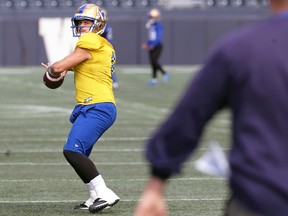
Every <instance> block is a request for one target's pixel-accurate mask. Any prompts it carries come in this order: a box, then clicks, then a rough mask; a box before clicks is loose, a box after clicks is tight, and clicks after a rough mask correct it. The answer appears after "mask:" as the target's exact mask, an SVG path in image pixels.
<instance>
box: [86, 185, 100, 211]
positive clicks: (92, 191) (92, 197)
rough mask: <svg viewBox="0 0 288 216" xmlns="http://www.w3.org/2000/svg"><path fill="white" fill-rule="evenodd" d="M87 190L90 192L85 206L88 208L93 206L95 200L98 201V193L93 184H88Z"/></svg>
mask: <svg viewBox="0 0 288 216" xmlns="http://www.w3.org/2000/svg"><path fill="white" fill-rule="evenodd" d="M85 186H86V188H87V189H88V192H89V195H90V196H89V199H88V200H86V201H85V204H86V205H87V206H90V205H92V204H93V202H94V200H95V199H97V197H98V196H97V193H96V190H95V187H94V186H93V185H92V184H91V183H87V184H85Z"/></svg>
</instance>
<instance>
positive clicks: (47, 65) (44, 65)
mask: <svg viewBox="0 0 288 216" xmlns="http://www.w3.org/2000/svg"><path fill="white" fill-rule="evenodd" d="M41 65H42V66H43V67H44V68H45V70H46V71H48V68H49V67H50V64H49V63H47V64H44V63H41Z"/></svg>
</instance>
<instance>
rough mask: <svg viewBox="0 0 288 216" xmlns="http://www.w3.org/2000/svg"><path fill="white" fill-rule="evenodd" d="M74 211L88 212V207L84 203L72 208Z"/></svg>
mask: <svg viewBox="0 0 288 216" xmlns="http://www.w3.org/2000/svg"><path fill="white" fill-rule="evenodd" d="M74 209H75V210H88V209H89V206H88V205H86V204H85V202H84V203H81V204H79V205H75V206H74Z"/></svg>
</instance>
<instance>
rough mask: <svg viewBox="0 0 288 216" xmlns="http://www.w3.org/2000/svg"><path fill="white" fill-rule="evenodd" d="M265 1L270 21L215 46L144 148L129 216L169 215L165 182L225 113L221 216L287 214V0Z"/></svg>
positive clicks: (247, 28) (249, 28)
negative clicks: (228, 122)
mask: <svg viewBox="0 0 288 216" xmlns="http://www.w3.org/2000/svg"><path fill="white" fill-rule="evenodd" d="M270 3H271V5H270V6H271V10H272V16H271V17H270V18H268V19H266V20H263V21H259V22H257V23H254V24H252V25H249V26H246V27H245V28H242V29H241V30H238V31H236V32H232V33H230V34H228V35H227V36H226V37H224V38H222V40H221V41H219V43H218V44H217V46H216V47H214V49H213V51H212V52H211V53H210V55H209V57H208V59H207V60H206V62H205V64H204V65H203V68H202V69H201V70H200V71H199V73H198V74H197V75H196V77H195V78H194V79H193V80H192V81H191V84H190V85H189V86H188V88H187V90H186V92H185V93H184V94H183V97H182V99H181V100H180V101H179V103H178V105H177V106H176V107H175V109H174V111H173V112H172V113H171V115H170V116H169V117H168V118H167V120H166V121H165V122H163V125H162V126H161V127H160V128H159V129H158V130H157V131H156V132H155V134H154V135H153V137H152V138H151V140H150V141H149V142H148V144H147V147H146V157H147V159H148V161H149V162H150V168H151V177H150V179H149V180H148V182H147V184H146V186H145V189H144V191H143V193H142V195H141V198H140V200H139V202H138V204H137V206H136V209H135V213H134V216H156V215H157V216H165V215H168V205H167V203H166V201H165V187H166V184H167V180H168V179H169V178H170V177H171V176H173V175H175V174H179V173H180V171H181V165H182V164H183V163H184V162H185V161H187V160H188V158H189V157H190V156H191V154H192V153H193V152H194V150H195V149H196V147H197V145H198V142H199V138H200V136H201V133H202V131H203V128H204V127H205V125H206V123H207V122H208V121H209V120H210V119H211V118H212V116H213V115H214V114H215V113H216V112H217V111H218V110H219V109H222V108H224V107H229V108H230V109H231V112H232V128H231V129H232V140H231V142H232V143H231V150H230V154H229V165H230V169H231V174H230V177H229V185H230V188H231V193H232V195H231V199H230V201H229V203H228V205H227V209H226V212H225V215H227V216H240V215H241V216H248V215H249V216H286V215H287V214H288V172H287V168H288V157H287V155H288V133H287V128H288V115H287V113H288V100H287V98H288V61H287V56H288V39H287V38H288V28H287V26H288V0H270ZM192 211H193V209H192Z"/></svg>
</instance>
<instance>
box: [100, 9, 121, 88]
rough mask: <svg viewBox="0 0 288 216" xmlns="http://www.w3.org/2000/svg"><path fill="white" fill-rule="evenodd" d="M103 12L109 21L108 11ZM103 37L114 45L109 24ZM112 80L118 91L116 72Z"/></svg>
mask: <svg viewBox="0 0 288 216" xmlns="http://www.w3.org/2000/svg"><path fill="white" fill-rule="evenodd" d="M102 10H103V12H104V14H105V17H106V20H108V12H107V10H105V9H103V8H102ZM101 36H102V37H104V38H106V39H107V40H108V41H109V42H110V43H111V44H113V29H112V27H111V25H109V23H108V22H106V27H105V29H104V32H103V33H102V34H101ZM112 80H113V84H112V86H113V89H117V88H119V83H118V78H117V75H116V71H114V73H112Z"/></svg>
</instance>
